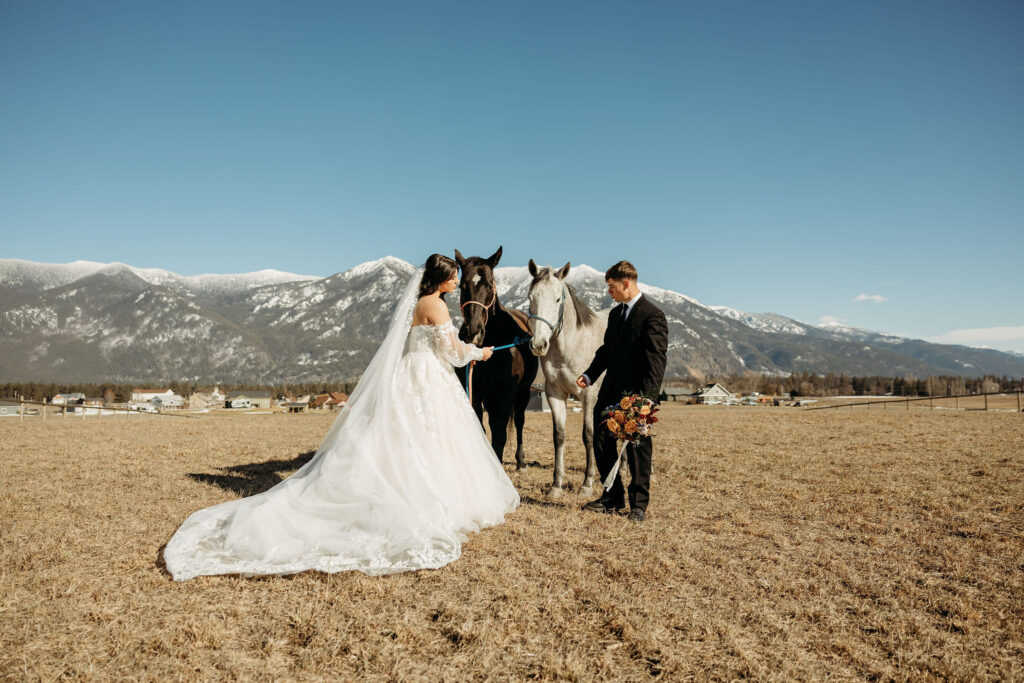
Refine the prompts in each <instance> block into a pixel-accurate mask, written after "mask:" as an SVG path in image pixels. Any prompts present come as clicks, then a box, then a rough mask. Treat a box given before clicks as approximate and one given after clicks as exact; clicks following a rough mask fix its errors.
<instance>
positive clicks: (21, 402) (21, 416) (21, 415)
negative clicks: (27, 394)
mask: <svg viewBox="0 0 1024 683" xmlns="http://www.w3.org/2000/svg"><path fill="white" fill-rule="evenodd" d="M24 421H25V398H24V397H23V396H19V397H18V422H24Z"/></svg>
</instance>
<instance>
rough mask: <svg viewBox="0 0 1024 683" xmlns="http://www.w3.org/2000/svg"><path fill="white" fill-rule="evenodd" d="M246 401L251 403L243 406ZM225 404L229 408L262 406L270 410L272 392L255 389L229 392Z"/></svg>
mask: <svg viewBox="0 0 1024 683" xmlns="http://www.w3.org/2000/svg"><path fill="white" fill-rule="evenodd" d="M246 401H248V402H249V405H247V406H243V405H242V404H243V403H245V402H246ZM224 405H225V406H226V407H228V408H242V407H245V408H261V409H263V410H270V392H269V391H261V390H258V389H253V390H252V391H233V392H230V393H228V395H227V397H226V399H225V402H224Z"/></svg>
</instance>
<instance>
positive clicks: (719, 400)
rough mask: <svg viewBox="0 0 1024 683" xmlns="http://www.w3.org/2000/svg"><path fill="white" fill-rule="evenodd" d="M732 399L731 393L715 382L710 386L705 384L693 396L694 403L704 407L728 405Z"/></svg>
mask: <svg viewBox="0 0 1024 683" xmlns="http://www.w3.org/2000/svg"><path fill="white" fill-rule="evenodd" d="M732 398H733V395H732V393H731V392H730V391H729V390H728V389H726V388H725V387H723V386H722V385H721V384H718V383H717V382H715V383H712V384H705V385H704V386H703V387H701V388H700V389H699V390H698V391H697V393H696V394H694V395H693V398H692V400H693V402H694V403H703V404H704V405H709V406H710V405H721V404H723V403H728V402H729V400H731V399H732Z"/></svg>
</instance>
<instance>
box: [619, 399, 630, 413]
mask: <svg viewBox="0 0 1024 683" xmlns="http://www.w3.org/2000/svg"><path fill="white" fill-rule="evenodd" d="M631 405H633V399H631V398H630V397H629V396H623V397H622V400H621V401H619V407H620V408H622V409H623V410H628V409H629V407H630V406H631Z"/></svg>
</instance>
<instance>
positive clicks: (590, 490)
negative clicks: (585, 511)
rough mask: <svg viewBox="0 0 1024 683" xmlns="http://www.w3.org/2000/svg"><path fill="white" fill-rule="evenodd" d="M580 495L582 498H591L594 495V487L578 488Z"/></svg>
mask: <svg viewBox="0 0 1024 683" xmlns="http://www.w3.org/2000/svg"><path fill="white" fill-rule="evenodd" d="M580 495H581V496H583V497H584V498H590V497H591V496H593V495H594V487H593V486H582V487H580Z"/></svg>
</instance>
